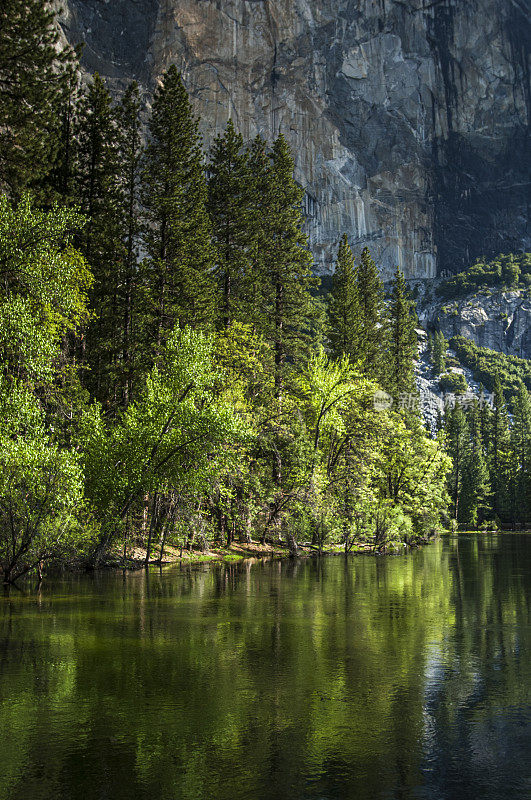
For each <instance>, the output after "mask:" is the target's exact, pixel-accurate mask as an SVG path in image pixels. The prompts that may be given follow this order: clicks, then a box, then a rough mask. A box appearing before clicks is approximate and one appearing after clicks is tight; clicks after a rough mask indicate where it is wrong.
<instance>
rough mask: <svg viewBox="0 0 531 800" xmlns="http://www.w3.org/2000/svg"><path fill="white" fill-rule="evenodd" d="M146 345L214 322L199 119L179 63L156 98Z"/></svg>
mask: <svg viewBox="0 0 531 800" xmlns="http://www.w3.org/2000/svg"><path fill="white" fill-rule="evenodd" d="M142 204H143V207H144V209H145V225H144V229H143V246H144V248H145V250H146V252H147V258H146V259H145V261H144V264H143V268H142V281H143V285H142V290H143V294H142V300H141V306H142V314H143V317H144V320H143V323H142V324H143V326H144V331H145V336H144V338H145V341H144V348H146V350H147V351H148V352H150V351H151V352H152V351H153V345H154V344H155V347H156V348H160V346H161V345H162V342H163V340H164V337H165V335H166V334H167V333H168V332H169V331H171V330H172V329H173V327H174V326H175V325H176V324H179V325H180V326H181V327H184V326H185V325H187V324H190V325H193V326H195V327H200V328H209V327H210V326H211V325H212V323H213V319H214V312H215V290H214V283H213V280H212V271H213V267H214V264H215V254H214V249H213V246H212V239H211V224H210V220H209V217H208V214H207V210H206V204H207V186H206V180H205V175H204V170H203V155H202V151H201V140H200V137H199V133H198V119H197V118H196V117H195V115H194V114H193V112H192V106H191V103H190V100H189V98H188V95H187V93H186V89H185V88H184V85H183V82H182V78H181V76H180V74H179V72H178V71H177V69H176V67H175V66H171V67H170V68H169V70H168V71H167V72H166V73H165V75H164V76H163V79H162V83H161V85H160V86H159V87H158V89H157V91H156V92H155V96H154V98H153V108H152V115H151V119H150V123H149V142H148V146H147V149H146V156H145V164H144V169H143V173H142Z"/></svg>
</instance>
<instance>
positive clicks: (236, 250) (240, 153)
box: [208, 120, 256, 326]
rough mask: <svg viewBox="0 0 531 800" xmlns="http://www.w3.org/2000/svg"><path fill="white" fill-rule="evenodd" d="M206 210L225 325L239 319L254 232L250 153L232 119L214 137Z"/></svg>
mask: <svg viewBox="0 0 531 800" xmlns="http://www.w3.org/2000/svg"><path fill="white" fill-rule="evenodd" d="M208 210H209V213H210V218H211V221H212V229H213V234H214V243H215V247H216V257H217V264H216V276H217V278H218V282H219V285H220V290H221V294H222V297H223V302H222V308H221V311H220V321H221V322H222V324H223V325H225V326H227V325H230V323H231V322H232V321H233V320H234V319H235V318H236V317H241V318H242V319H243V320H244V321H246V322H247V321H248V319H247V317H246V314H245V312H244V313H243V316H242V310H243V309H242V301H244V297H243V294H244V292H243V285H244V282H245V278H246V276H247V275H248V274H249V269H250V263H251V258H252V252H253V243H254V239H255V233H256V225H254V224H253V222H254V221H255V220H256V215H254V214H253V208H252V191H251V183H250V173H249V153H248V151H247V150H245V149H244V144H243V138H242V136H241V134H239V133H238V132H237V131H236V129H235V127H234V123H233V122H232V120H229V121H228V123H227V127H226V130H225V132H224V133H223V134H221V135H220V136H217V137H216V139H215V140H214V144H213V146H212V151H211V157H210V163H209V181H208Z"/></svg>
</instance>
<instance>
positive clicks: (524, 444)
mask: <svg viewBox="0 0 531 800" xmlns="http://www.w3.org/2000/svg"><path fill="white" fill-rule="evenodd" d="M510 451H511V453H510V481H509V482H510V495H511V507H512V508H511V510H512V517H513V522H519V523H524V524H525V523H527V522H528V521H529V520H530V519H531V397H530V395H529V392H528V391H527V389H526V388H525V386H524V384H523V383H522V382H521V383H520V387H519V390H518V395H517V396H516V399H515V401H514V413H513V424H512V428H511V443H510Z"/></svg>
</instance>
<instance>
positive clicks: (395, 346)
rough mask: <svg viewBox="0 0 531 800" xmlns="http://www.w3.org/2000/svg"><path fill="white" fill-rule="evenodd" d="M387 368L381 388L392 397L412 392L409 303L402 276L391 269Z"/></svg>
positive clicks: (414, 343) (414, 346) (413, 338)
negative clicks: (392, 277)
mask: <svg viewBox="0 0 531 800" xmlns="http://www.w3.org/2000/svg"><path fill="white" fill-rule="evenodd" d="M386 334H387V347H388V355H387V362H388V363H387V365H386V370H385V377H384V381H383V383H384V386H385V387H386V389H387V390H388V391H389V392H391V394H393V395H394V396H396V397H399V396H400V395H403V394H406V393H410V394H411V393H414V392H416V385H415V372H414V360H415V359H416V358H417V355H418V346H417V334H416V332H415V316H414V313H413V303H412V302H411V301H410V300H409V298H408V293H407V288H406V282H405V280H404V274H403V273H402V271H401V270H400V268H399V267H397V268H396V270H395V275H394V280H393V289H392V295H391V302H390V303H389V306H388V309H387V324H386Z"/></svg>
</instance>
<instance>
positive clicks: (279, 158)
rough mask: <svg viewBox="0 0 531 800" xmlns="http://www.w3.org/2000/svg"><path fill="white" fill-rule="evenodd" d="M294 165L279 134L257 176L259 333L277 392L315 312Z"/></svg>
mask: <svg viewBox="0 0 531 800" xmlns="http://www.w3.org/2000/svg"><path fill="white" fill-rule="evenodd" d="M293 170H294V163H293V158H292V155H291V153H290V150H289V146H288V144H287V142H286V140H285V138H284V136H283V135H282V134H281V135H280V136H279V137H278V138H277V140H276V141H275V143H274V146H273V151H272V153H271V166H270V169H269V171H268V173H266V176H260V179H262V178H263V177H267V186H265V187H264V189H265V192H264V194H263V195H262V202H261V203H260V206H259V207H260V208H261V213H262V233H261V239H260V247H261V252H260V253H259V254H258V259H259V261H258V266H257V269H258V272H259V273H261V274H260V276H259V277H258V281H259V284H260V285H261V287H262V291H263V298H264V303H263V307H262V308H261V309H260V318H259V324H258V332H259V333H262V334H263V335H264V338H265V339H266V341H269V342H271V344H272V347H273V350H274V355H275V394H276V396H277V397H280V396H281V395H282V390H283V386H284V382H285V378H286V374H287V372H289V369H290V364H292V363H293V362H294V361H295V360H297V359H300V358H302V357H304V355H305V354H306V353H307V352H308V348H309V346H310V341H311V325H312V318H313V315H314V304H313V302H312V297H311V293H310V291H311V289H312V288H313V287H316V286H317V285H318V280H317V278H315V277H314V276H313V274H312V264H313V260H312V256H311V253H310V251H309V248H308V239H307V236H306V234H305V233H304V232H303V217H302V209H301V202H302V194H303V193H302V190H301V189H300V187H299V186H298V185H297V183H296V182H295V180H294V177H293ZM257 200H258V197H257Z"/></svg>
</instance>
